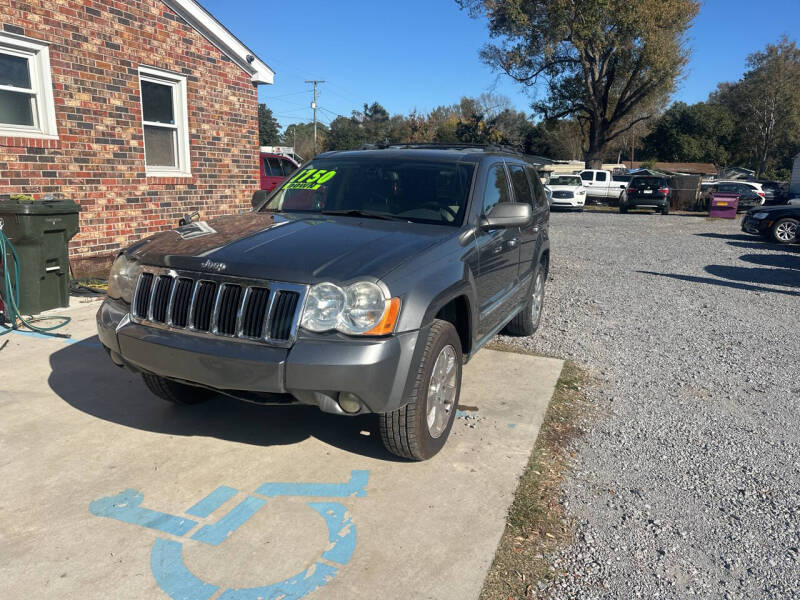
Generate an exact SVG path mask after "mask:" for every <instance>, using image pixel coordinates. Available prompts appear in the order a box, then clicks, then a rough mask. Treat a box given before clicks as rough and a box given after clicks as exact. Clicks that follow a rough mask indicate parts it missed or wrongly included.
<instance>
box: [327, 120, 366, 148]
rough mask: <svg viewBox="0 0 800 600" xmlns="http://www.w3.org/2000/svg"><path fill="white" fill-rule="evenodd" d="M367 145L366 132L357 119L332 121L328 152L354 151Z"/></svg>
mask: <svg viewBox="0 0 800 600" xmlns="http://www.w3.org/2000/svg"><path fill="white" fill-rule="evenodd" d="M365 143H366V137H365V136H364V130H363V128H362V127H361V123H359V121H358V119H356V118H355V117H341V116H340V117H336V118H335V119H334V120H333V121H331V127H330V136H329V137H328V146H327V149H328V150H353V149H355V148H358V147H359V146H362V145H364V144H365Z"/></svg>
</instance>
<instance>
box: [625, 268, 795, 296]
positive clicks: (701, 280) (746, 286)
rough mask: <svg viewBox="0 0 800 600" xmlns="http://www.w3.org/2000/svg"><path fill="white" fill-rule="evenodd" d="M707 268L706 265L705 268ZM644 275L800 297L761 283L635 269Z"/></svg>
mask: <svg viewBox="0 0 800 600" xmlns="http://www.w3.org/2000/svg"><path fill="white" fill-rule="evenodd" d="M706 270H708V267H707V268H706ZM637 272H638V273H643V274H645V275H655V276H657V277H667V278H670V279H677V280H679V281H690V282H693V283H705V284H708V285H718V286H721V287H728V288H733V289H737V290H746V291H751V292H771V293H773V294H782V295H785V296H794V297H798V298H800V292H795V291H792V290H777V289H775V288H768V287H764V286H761V285H753V284H748V283H743V282H738V281H727V280H725V279H714V278H712V277H698V276H696V275H681V274H680V273H658V272H656V271H637Z"/></svg>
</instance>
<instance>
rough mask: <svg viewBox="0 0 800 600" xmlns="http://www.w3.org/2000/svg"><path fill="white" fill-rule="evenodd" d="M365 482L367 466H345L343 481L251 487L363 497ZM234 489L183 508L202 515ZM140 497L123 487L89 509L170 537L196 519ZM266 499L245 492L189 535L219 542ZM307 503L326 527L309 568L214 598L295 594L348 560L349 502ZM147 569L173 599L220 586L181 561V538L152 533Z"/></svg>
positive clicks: (351, 547)
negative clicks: (152, 505)
mask: <svg viewBox="0 0 800 600" xmlns="http://www.w3.org/2000/svg"><path fill="white" fill-rule="evenodd" d="M368 483H369V471H358V470H354V471H351V472H350V479H349V480H348V481H347V482H346V483H291V482H268V483H264V484H263V485H261V486H260V487H259V488H258V489H257V490H256V492H255V493H257V494H259V495H260V496H266V497H276V496H287V497H288V496H305V497H315V498H323V497H327V498H352V497H364V496H366V486H367V484H368ZM237 493H239V490H236V489H234V488H232V487H228V486H220V487H218V488H217V489H215V490H214V491H213V492H211V493H210V494H208V495H207V496H205V497H204V498H203V499H201V500H200V501H198V502H196V503H195V504H194V505H192V506H191V508H189V509H188V510H187V511H186V512H187V514H192V515H194V516H196V517H200V518H206V517H208V516H210V515H211V514H213V513H214V512H215V511H216V510H217V509H219V508H220V507H221V506H222V505H223V504H225V503H226V502H227V501H228V500H230V499H231V498H233V497H234V496H235V495H236V494H237ZM142 501H143V495H142V494H141V493H140V492H138V491H136V490H132V489H127V490H125V491H123V492H121V493H119V494H116V495H114V496H108V497H106V498H100V499H98V500H94V501H93V502H91V503H90V504H89V511H90V512H91V513H92V514H93V515H95V516H99V517H107V518H111V519H116V520H118V521H122V522H123V523H129V524H132V525H138V526H141V527H146V528H148V529H154V530H156V531H161V532H164V533H168V534H170V535H173V536H175V537H182V536H185V535H187V534H188V533H189V532H190V531H191V530H192V529H193V528H194V527H195V526H196V525H197V524H198V522H197V521H195V520H193V519H189V518H185V517H180V516H177V515H171V514H168V513H164V512H160V511H156V510H152V509H149V508H142V506H141V504H142ZM267 503H268V500H266V499H265V498H263V497H262V498H260V497H257V496H253V495H249V496H247V497H246V498H245V499H244V500H242V501H241V502H239V503H238V504H237V505H236V506H234V507H232V508H231V509H230V510H229V511H228V512H227V513H226V514H225V515H223V516H222V517H220V518H219V519H218V520H217V522H216V523H214V524H208V525H203V526H202V527H200V529H198V530H197V531H196V532H195V533H194V535H192V536H191V539H193V540H195V541H198V542H202V543H204V544H208V545H210V546H220V545H221V544H222V543H223V542H225V541H226V540H227V539H228V538H229V537H230V536H231V534H232V533H233V532H235V531H236V530H238V529H239V528H240V527H242V526H243V525H244V524H245V523H247V522H248V521H249V520H250V519H251V518H252V517H253V515H255V514H256V513H257V512H258V511H259V510H261V509H262V508H263V507H264V506H266V505H267ZM306 506H308V507H309V508H310V509H311V510H312V511H314V512H315V513H316V514H317V515H319V516H320V517H322V519H323V520H324V521H325V525H326V526H327V529H328V540H327V544H326V545H325V547H324V551H322V552H321V553H320V555H319V556H320V557H319V559H318V560H317V561H316V562H314V564H313V565H312V566H311V567H309V568H308V569H305V570H303V571H301V572H299V573H297V574H295V575H293V576H291V577H287V578H286V579H284V580H282V581H278V582H275V583H269V584H267V585H263V586H258V587H252V588H236V587H231V588H228V589H226V590H223V591H222V593H221V594H219V596H218V597H217V600H299V599H300V598H303V597H304V596H306V595H308V594H310V593H311V592H313V591H315V590H317V589H319V588H321V587H322V586H324V585H326V584H328V583H329V582H330V581H332V580H333V579H334V577H336V575H337V574H338V573H339V569H340V567H343V566H345V565H347V564H348V563H349V562H350V559H351V558H352V556H353V554H354V552H355V549H356V541H357V535H356V526H355V523H354V522H353V520H352V518H351V517H350V513H349V511H348V508H347V507H346V506H345V505H344V504H342V503H341V502H334V501H327V502H306ZM337 565H338V566H337ZM150 569H151V571H152V573H153V578H154V579H155V581H156V583H157V584H158V586H159V587H160V588H161V589H162V590H163V591H164V593H166V594H167V595H168V596H169V597H170V598H172V599H173V600H209V598H211V597H212V596H214V595H215V594H217V593H218V592H219V591H220V586H218V585H216V584H214V583H210V582H206V581H203V580H202V579H200V578H199V577H197V576H196V575H194V573H192V571H191V570H190V569H189V567H187V566H186V563H185V561H184V558H183V542H182V541H177V540H173V539H165V538H162V537H159V538H157V539H156V540H155V541H154V543H153V548H152V550H151V552H150Z"/></svg>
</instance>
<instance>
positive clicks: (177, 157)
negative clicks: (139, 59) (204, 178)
mask: <svg viewBox="0 0 800 600" xmlns="http://www.w3.org/2000/svg"><path fill="white" fill-rule="evenodd" d="M139 89H140V91H141V99H142V129H143V132H144V163H145V170H146V172H147V175H150V176H157V177H163V176H167V177H188V176H190V175H191V169H190V162H189V127H188V122H187V116H186V113H187V110H186V78H185V77H182V76H180V75H176V74H174V73H169V72H168V71H161V70H159V69H152V68H150V67H139Z"/></svg>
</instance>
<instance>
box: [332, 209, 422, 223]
mask: <svg viewBox="0 0 800 600" xmlns="http://www.w3.org/2000/svg"><path fill="white" fill-rule="evenodd" d="M320 213H321V214H323V215H344V216H345V217H367V218H369V219H383V220H384V221H408V219H404V218H403V217H396V216H394V215H387V214H385V213H375V212H370V211H368V210H358V209H349V210H321V211H320Z"/></svg>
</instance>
